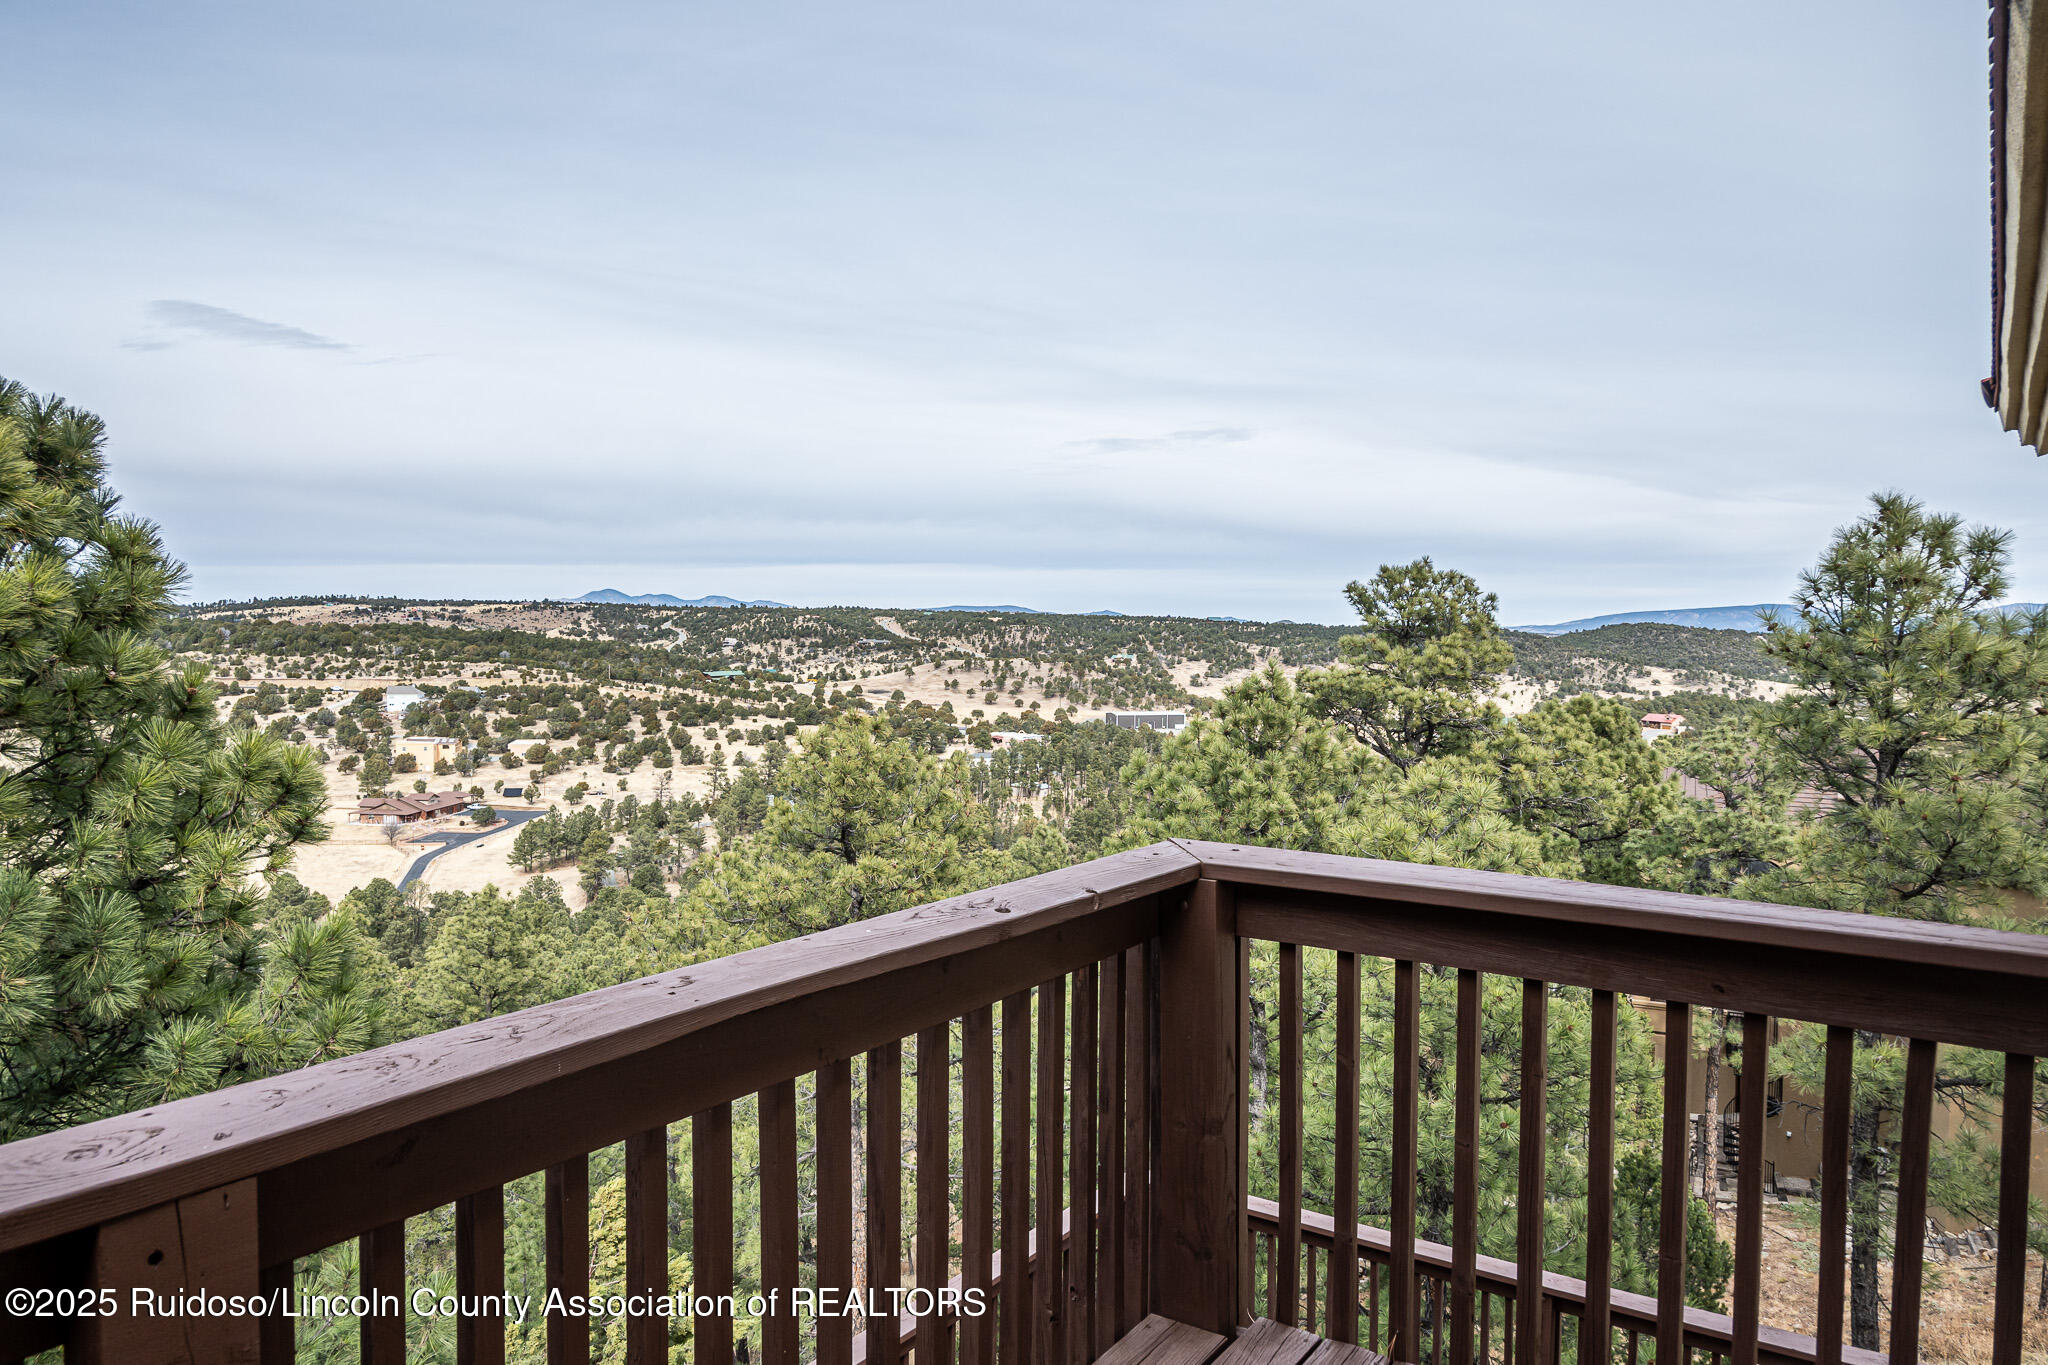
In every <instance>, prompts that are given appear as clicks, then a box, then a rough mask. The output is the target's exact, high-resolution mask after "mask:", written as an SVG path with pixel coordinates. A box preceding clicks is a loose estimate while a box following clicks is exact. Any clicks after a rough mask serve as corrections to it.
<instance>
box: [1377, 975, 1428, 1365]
mask: <svg viewBox="0 0 2048 1365" xmlns="http://www.w3.org/2000/svg"><path fill="white" fill-rule="evenodd" d="M1421 1035H1422V983H1421V981H1420V979H1419V978H1418V977H1417V975H1416V967H1415V964H1414V963H1413V962H1396V963H1395V964H1394V1165H1393V1181H1394V1189H1393V1212H1394V1226H1393V1228H1392V1229H1391V1230H1390V1231H1391V1232H1392V1234H1393V1237H1392V1242H1393V1245H1392V1250H1391V1253H1390V1255H1389V1256H1388V1261H1387V1269H1388V1272H1389V1279H1390V1281H1391V1285H1390V1288H1391V1290H1392V1293H1391V1295H1390V1297H1391V1299H1392V1302H1391V1303H1390V1304H1389V1305H1388V1309H1389V1312H1388V1315H1387V1316H1388V1324H1387V1350H1386V1354H1387V1355H1388V1356H1389V1357H1390V1358H1392V1359H1394V1360H1406V1361H1413V1360H1414V1359H1415V1358H1416V1353H1417V1351H1418V1350H1419V1348H1420V1345H1421V1339H1420V1338H1421V1334H1420V1330H1419V1326H1420V1322H1421V1307H1420V1301H1419V1297H1418V1295H1417V1292H1416V1284H1415V1146H1416V1135H1415V1125H1416V1120H1417V1109H1418V1104H1419V1096H1418V1093H1417V1090H1416V1076H1415V1073H1416V1069H1417V1065H1418V1062H1419V1058H1420V1044H1421Z"/></svg>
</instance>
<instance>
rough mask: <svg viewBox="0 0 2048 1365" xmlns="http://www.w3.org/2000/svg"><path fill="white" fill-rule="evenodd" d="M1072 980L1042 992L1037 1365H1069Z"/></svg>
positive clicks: (1062, 979)
mask: <svg viewBox="0 0 2048 1365" xmlns="http://www.w3.org/2000/svg"><path fill="white" fill-rule="evenodd" d="M1066 1014H1067V979H1066V978H1065V977H1063V976H1061V977H1054V978H1053V979H1052V980H1051V981H1048V982H1046V983H1045V984H1044V985H1042V986H1040V987H1039V988H1038V1180H1037V1194H1038V1208H1037V1213H1036V1219H1035V1221H1036V1223H1037V1232H1038V1264H1037V1267H1036V1272H1035V1274H1034V1275H1033V1277H1032V1288H1033V1291H1034V1292H1033V1294H1032V1300H1033V1303H1034V1304H1035V1306H1036V1309H1035V1313H1034V1323H1033V1326H1032V1338H1033V1346H1034V1348H1035V1349H1034V1355H1035V1359H1036V1361H1037V1365H1067V1332H1066V1314H1065V1312H1064V1311H1063V1310H1064V1308H1065V1306H1066V1305H1065V1299H1066V1293H1065V1290H1066V1285H1065V1276H1064V1275H1063V1274H1062V1273H1061V1272H1062V1270H1063V1269H1064V1267H1065V1264H1066V1262H1065V1258H1064V1257H1063V1255H1062V1254H1061V1253H1062V1249H1063V1248H1062V1242H1063V1238H1062V1235H1061V1228H1060V1185H1061V1178H1062V1177H1063V1176H1064V1175H1065V1174H1066V1169H1065V1164H1064V1162H1063V1160H1062V1158H1063V1157H1064V1156H1065V1133H1064V1131H1063V1125H1062V1122H1061V1120H1062V1117H1063V1115H1062V1111H1063V1110H1064V1109H1065V1107H1066V1106H1065V1104H1064V1100H1065V1098H1066V1096H1065V1094H1064V1093H1063V1092H1064V1086H1063V1084H1062V1082H1063V1080H1064V1073H1065V1071H1066V1036H1065V1035H1066Z"/></svg>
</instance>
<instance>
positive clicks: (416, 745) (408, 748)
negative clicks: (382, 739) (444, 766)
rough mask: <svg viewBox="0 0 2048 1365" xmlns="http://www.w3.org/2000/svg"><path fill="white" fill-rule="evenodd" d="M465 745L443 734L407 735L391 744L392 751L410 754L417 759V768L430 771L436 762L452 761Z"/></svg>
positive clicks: (425, 771)
mask: <svg viewBox="0 0 2048 1365" xmlns="http://www.w3.org/2000/svg"><path fill="white" fill-rule="evenodd" d="M465 747H466V746H465V744H464V742H463V741H462V740H459V739H450V738H448V737H447V736H445V735H407V736H406V737H405V738H404V739H401V740H399V741H398V743H397V744H396V745H394V746H393V751H394V752H395V753H400V754H411V755H412V756H413V757H414V758H416V759H418V760H419V765H420V769H419V770H420V771H421V772H423V773H430V772H432V771H434V765H435V764H437V763H453V762H454V761H455V757H456V755H457V754H460V753H461V752H462V751H463V749H464V748H465Z"/></svg>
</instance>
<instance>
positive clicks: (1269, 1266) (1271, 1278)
mask: <svg viewBox="0 0 2048 1365" xmlns="http://www.w3.org/2000/svg"><path fill="white" fill-rule="evenodd" d="M1259 1249H1260V1250H1261V1251H1263V1252H1264V1253H1265V1255H1266V1316H1267V1317H1269V1318H1271V1319H1273V1320H1274V1321H1276V1322H1277V1321H1278V1320H1279V1318H1280V1239H1279V1237H1277V1236H1276V1235H1275V1234H1273V1233H1270V1232H1261V1233H1260V1234H1259Z"/></svg>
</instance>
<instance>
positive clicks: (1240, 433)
mask: <svg viewBox="0 0 2048 1365" xmlns="http://www.w3.org/2000/svg"><path fill="white" fill-rule="evenodd" d="M1251 438H1252V433H1251V431H1250V429H1249V428H1246V427H1199V428H1196V429H1194V430H1191V431H1170V432H1168V433H1167V434H1166V435H1164V436H1096V437H1092V438H1090V439H1089V440H1086V441H1069V442H1067V444H1068V446H1070V447H1071V448H1073V449H1075V450H1085V451H1088V452H1089V453H1090V454H1094V455H1122V454H1126V453H1128V452H1130V451H1133V450H1164V449H1166V448H1167V447H1168V446H1179V445H1210V444H1223V443H1229V442H1233V441H1249V440H1250V439H1251Z"/></svg>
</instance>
